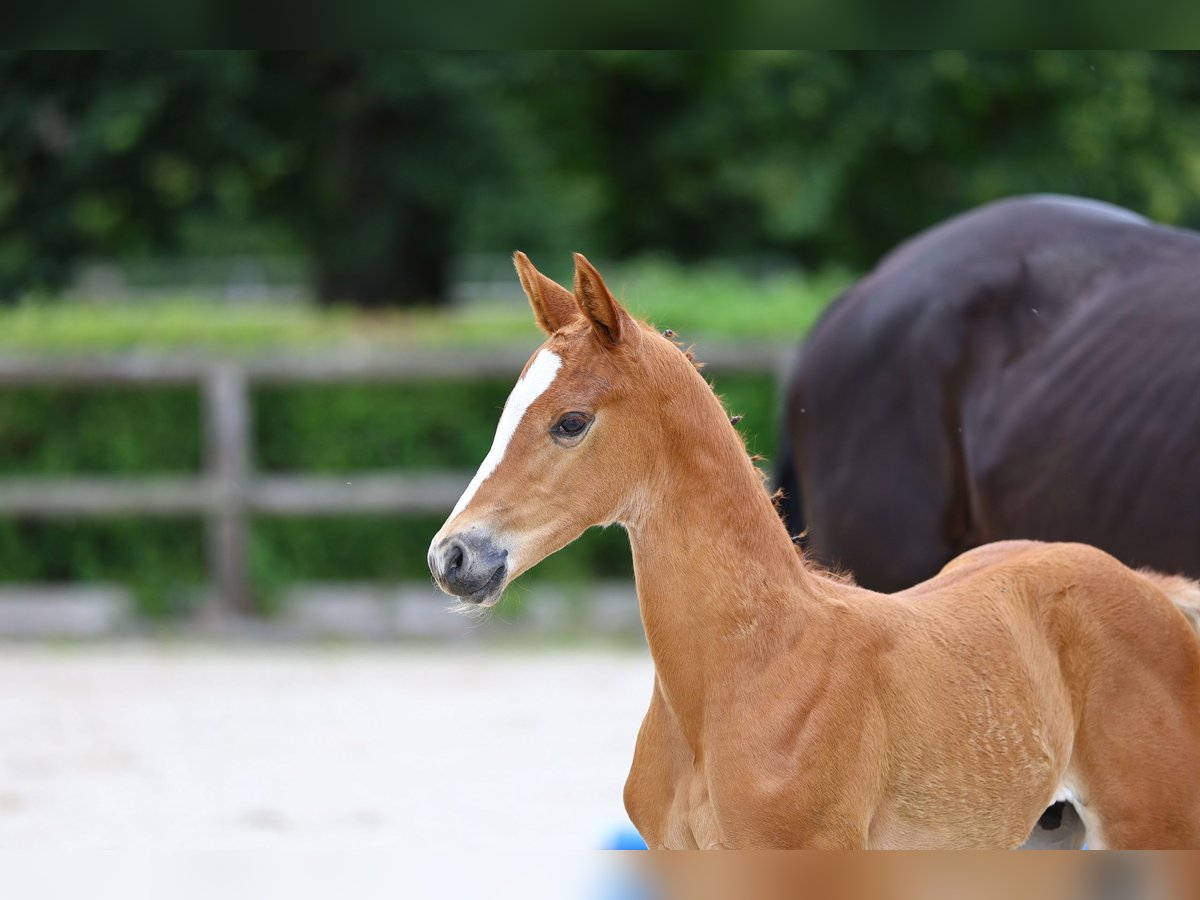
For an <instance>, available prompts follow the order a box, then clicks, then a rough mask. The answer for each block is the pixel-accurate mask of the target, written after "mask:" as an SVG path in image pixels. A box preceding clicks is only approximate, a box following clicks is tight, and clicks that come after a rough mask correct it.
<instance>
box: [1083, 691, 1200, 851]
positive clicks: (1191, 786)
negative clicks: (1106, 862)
mask: <svg viewBox="0 0 1200 900" xmlns="http://www.w3.org/2000/svg"><path fill="white" fill-rule="evenodd" d="M1133 678H1136V676H1133ZM1144 683H1145V682H1143V685H1136V684H1134V685H1129V686H1128V689H1127V690H1123V691H1120V692H1113V693H1109V692H1105V693H1106V696H1105V702H1106V705H1105V706H1104V707H1100V708H1102V709H1103V714H1102V715H1093V716H1084V720H1083V722H1081V725H1080V730H1079V733H1078V735H1077V738H1076V747H1075V755H1074V758H1073V760H1072V763H1071V767H1070V773H1071V774H1070V779H1071V780H1072V781H1073V782H1074V786H1075V789H1076V791H1075V792H1076V794H1077V795H1078V799H1079V814H1080V817H1081V818H1082V819H1083V821H1084V823H1085V825H1086V826H1087V830H1088V837H1087V842H1088V846H1089V847H1091V848H1106V849H1112V850H1132V849H1145V850H1150V849H1161V850H1167V849H1182V848H1197V847H1200V779H1198V778H1197V777H1196V773H1197V772H1200V709H1194V708H1190V706H1189V704H1187V703H1184V702H1181V701H1180V698H1179V694H1178V693H1174V694H1170V693H1168V692H1167V691H1166V690H1153V689H1151V690H1138V689H1137V688H1138V687H1142V686H1144Z"/></svg>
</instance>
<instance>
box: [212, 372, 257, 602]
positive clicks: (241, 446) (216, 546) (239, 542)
mask: <svg viewBox="0 0 1200 900" xmlns="http://www.w3.org/2000/svg"><path fill="white" fill-rule="evenodd" d="M202 391H203V395H204V426H205V439H206V444H207V446H206V453H205V466H206V469H207V474H208V477H209V479H210V483H211V485H212V488H213V490H215V492H216V495H217V498H216V499H217V502H216V503H215V504H214V509H213V512H212V513H211V515H210V517H209V520H208V523H207V528H208V535H207V538H208V570H209V576H210V583H211V591H212V598H211V601H210V604H209V606H208V607H207V608H206V609H204V610H203V611H202V615H203V617H205V618H207V619H209V620H210V621H212V620H219V619H221V618H224V617H226V616H228V615H230V614H234V613H243V614H244V613H248V612H250V600H251V597H250V593H251V591H250V577H249V566H248V548H247V540H248V534H247V530H248V525H247V521H246V520H247V509H246V497H247V494H248V490H247V488H248V481H249V477H250V396H249V390H248V386H247V382H246V374H245V372H244V371H243V369H242V367H241V366H240V365H238V364H237V363H232V362H220V363H217V364H216V365H214V366H213V367H212V368H211V369H209V370H208V372H207V374H206V375H205V377H204V383H203V385H202Z"/></svg>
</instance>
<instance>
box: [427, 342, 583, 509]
mask: <svg viewBox="0 0 1200 900" xmlns="http://www.w3.org/2000/svg"><path fill="white" fill-rule="evenodd" d="M560 366H562V360H561V359H560V358H559V356H558V354H556V353H551V352H550V351H549V350H542V351H539V352H538V355H537V356H535V357H534V358H533V363H532V364H531V365H530V366H529V368H528V369H527V370H526V371H525V375H524V376H523V377H522V378H521V379H520V380H518V381H517V386H516V387H514V388H513V390H512V393H511V394H509V395H508V400H507V401H506V402H505V404H504V412H502V413H501V414H500V424H499V425H497V426H496V437H495V438H493V439H492V449H491V450H489V451H488V455H487V456H485V457H484V458H483V462H481V463H480V464H479V471H478V472H476V473H475V477H474V478H472V479H471V483H470V484H468V485H467V489H466V490H465V491H463V495H462V496H461V497H459V498H458V503H456V504H454V509H453V510H452V511H451V512H450V517H449V518H448V519H446V522H447V523H449V522H451V521H453V519H454V517H455V516H457V515H458V514H459V513H460V512H462V511H463V509H464V508H465V507H466V505H467V504H468V503H470V502H471V498H472V497H474V496H475V492H476V491H478V490H479V486H480V485H482V484H483V483H484V482H485V481H487V480H488V477H489V476H490V475H491V474H492V473H493V472H495V471H496V467H497V466H499V465H500V461H501V460H502V459H504V453H505V451H506V450H508V443H509V441H511V440H512V436H513V435H514V434H516V432H517V427H518V426H519V425H520V424H521V419H523V418H524V417H525V411H526V410H527V409H529V407H530V405H531V404H532V403H533V401H534V400H536V399H537V398H538V397H540V396H542V394H544V393H546V389H547V388H549V387H550V385H551V384H553V383H554V378H555V376H556V375H557V374H558V370H559V367H560Z"/></svg>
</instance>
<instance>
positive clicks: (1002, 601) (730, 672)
mask: <svg viewBox="0 0 1200 900" xmlns="http://www.w3.org/2000/svg"><path fill="white" fill-rule="evenodd" d="M575 265H576V268H575V290H574V292H571V291H568V290H567V289H565V288H563V287H561V286H560V285H558V284H555V283H554V282H553V281H551V280H550V279H548V278H546V277H545V276H543V275H542V274H541V273H539V272H538V271H537V270H536V269H535V268H534V267H533V265H532V264H531V263H530V262H529V260H528V259H527V258H526V257H525V256H524V255H523V254H520V253H518V254H517V256H516V267H517V273H518V275H519V276H520V279H521V284H522V286H523V287H524V288H525V292H526V293H527V294H528V295H529V302H530V303H531V304H532V306H533V312H534V316H535V317H536V318H537V322H538V325H540V326H541V328H542V330H543V331H545V332H546V333H547V334H548V335H549V339H548V340H547V341H546V342H545V344H543V345H542V347H541V349H539V350H538V352H537V353H536V354H535V355H534V357H533V358H532V360H531V361H530V362H529V364H528V365H527V366H526V367H525V370H524V372H522V374H521V378H520V380H519V381H518V382H517V386H516V388H515V389H514V390H513V393H512V396H511V397H510V398H509V400H508V403H507V405H506V406H505V408H504V412H503V414H502V415H501V417H500V424H499V427H498V429H497V432H496V438H495V442H494V443H493V445H492V449H491V451H490V452H489V453H488V455H487V457H486V458H485V459H484V461H483V464H482V466H481V467H480V469H479V472H478V474H476V476H475V478H474V480H472V482H471V484H470V486H469V487H468V488H467V490H466V492H465V493H464V494H463V496H462V499H461V500H459V502H458V505H457V506H456V507H455V508H454V511H453V512H452V513H451V514H450V517H449V519H448V520H447V521H446V524H445V525H443V526H442V529H441V530H440V531H439V532H438V534H437V535H436V536H435V537H434V539H433V542H432V544H431V546H430V550H429V566H430V569H431V571H432V572H433V574H434V577H435V578H436V579H437V581H438V583H439V584H440V585H441V587H442V588H443V589H444V590H445V591H446V592H447V593H449V594H453V595H455V596H457V597H459V598H460V599H461V600H462V601H463V602H464V603H466V604H477V605H479V606H489V605H491V604H493V603H495V602H496V601H497V600H498V599H499V597H500V594H501V592H502V591H503V590H504V587H505V586H506V585H507V584H508V583H509V582H510V581H511V580H512V579H514V578H516V577H517V576H518V575H520V574H521V573H522V572H524V571H526V570H527V569H529V568H530V567H531V566H533V565H535V564H536V563H537V562H538V561H540V560H541V559H543V558H545V557H546V556H548V555H549V554H551V553H554V552H555V551H556V550H558V549H560V548H561V547H563V546H565V545H566V544H568V543H570V542H571V541H573V540H574V539H575V538H577V537H578V536H579V535H580V534H581V533H582V532H583V531H584V529H586V528H588V527H589V526H592V525H609V524H612V523H619V524H621V525H623V526H624V527H625V529H626V530H627V531H628V533H629V540H630V543H631V544H632V547H633V562H634V570H635V574H636V578H637V590H638V598H639V602H640V605H641V613H642V621H643V623H644V625H645V629H646V636H647V639H648V641H649V645H650V652H651V655H652V656H653V659H654V665H655V670H656V674H655V683H654V693H653V697H652V699H651V701H650V710H649V712H648V714H647V715H646V719H645V722H644V724H643V725H642V729H641V733H640V735H639V737H638V742H637V750H636V753H635V755H634V760H633V768H632V771H631V773H630V776H629V780H628V783H627V785H626V789H625V803H626V807H627V809H628V811H629V814H630V816H631V817H632V819H633V822H634V824H635V825H636V826H637V828H638V830H639V831H641V833H642V835H643V836H644V837H645V838H646V840H647V841H648V842H649V843H650V845H651V846H653V847H931V848H937V847H1016V846H1018V845H1020V844H1021V843H1022V842H1023V841H1024V840H1025V839H1026V838H1027V836H1029V834H1030V832H1031V829H1033V827H1034V823H1035V822H1036V821H1037V819H1038V816H1039V815H1040V814H1041V813H1042V811H1043V810H1044V809H1045V808H1046V807H1047V805H1049V804H1050V803H1051V802H1052V801H1054V800H1056V799H1060V800H1061V799H1069V800H1070V801H1071V802H1072V803H1073V804H1074V805H1075V807H1076V808H1077V810H1078V812H1079V815H1080V817H1081V818H1082V820H1083V822H1084V824H1085V825H1086V828H1087V831H1088V841H1089V843H1090V844H1091V845H1092V846H1105V847H1114V848H1118V847H1120V848H1125V847H1196V846H1198V845H1200V641H1198V640H1197V635H1196V633H1195V631H1194V630H1193V628H1192V626H1191V625H1190V624H1189V622H1188V620H1187V619H1186V618H1185V616H1184V615H1183V614H1181V611H1180V609H1179V608H1177V606H1176V604H1175V603H1173V602H1172V597H1175V598H1176V600H1177V601H1178V602H1179V603H1181V604H1183V603H1185V602H1186V601H1185V599H1184V598H1185V596H1188V595H1191V594H1194V592H1195V585H1194V584H1192V583H1190V582H1186V581H1176V580H1172V579H1166V578H1163V577H1161V576H1156V575H1153V574H1142V573H1137V572H1134V571H1132V570H1130V569H1128V568H1126V567H1125V566H1123V565H1121V564H1120V563H1118V562H1117V561H1116V560H1114V559H1113V558H1111V557H1109V556H1107V555H1106V554H1104V553H1102V552H1101V551H1099V550H1096V549H1093V548H1091V547H1086V546H1082V545H1076V544H1039V543H1033V542H1006V543H999V544H990V545H987V546H984V547H980V548H977V549H975V550H972V551H970V552H968V553H965V554H963V555H962V556H960V557H959V558H957V559H955V560H954V561H952V562H951V563H950V564H949V565H947V566H946V568H945V569H944V570H943V571H942V572H941V573H940V574H938V575H937V576H936V577H935V578H933V579H931V580H930V581H927V582H925V583H923V584H920V585H918V586H916V587H914V588H912V589H910V590H907V591H904V592H902V593H899V594H895V595H890V596H889V595H881V594H875V593H872V592H870V591H867V590H863V589H860V588H858V587H856V586H854V585H852V584H849V583H846V582H845V581H842V580H838V579H836V578H832V577H829V576H828V575H826V574H823V573H822V572H819V571H817V570H816V569H814V568H812V567H810V566H807V565H806V564H805V562H804V560H803V559H802V558H801V556H800V555H799V554H798V553H797V552H796V550H795V549H794V547H793V545H792V542H791V540H790V539H789V536H788V534H787V531H786V530H785V528H784V526H783V525H782V523H781V522H780V520H779V517H778V516H777V515H776V512H775V509H774V507H773V505H772V502H771V500H770V498H769V497H768V495H767V493H766V491H765V490H764V488H763V484H762V479H761V478H760V476H759V472H758V470H757V469H756V468H755V467H754V465H753V464H752V463H751V461H750V460H749V458H748V457H747V455H746V451H745V447H744V445H743V443H742V440H741V438H740V437H739V436H738V434H737V432H736V431H735V430H734V428H733V427H732V426H731V425H730V421H729V418H728V416H727V415H726V412H725V410H724V409H723V408H722V406H721V403H720V401H719V400H718V399H717V397H716V396H715V395H714V394H713V392H712V390H711V389H710V387H709V385H708V384H707V382H705V380H704V379H703V378H702V377H701V376H700V375H699V374H698V373H697V372H696V370H695V368H694V367H693V366H692V364H691V363H690V361H689V360H688V359H687V358H686V357H685V355H684V354H683V353H682V352H680V350H679V349H678V348H677V347H676V345H675V344H674V343H672V342H671V341H669V340H667V339H666V338H665V337H663V336H661V335H659V334H658V333H656V332H655V331H653V330H652V329H651V328H650V327H649V326H647V325H645V324H643V323H641V322H638V321H636V320H635V319H633V318H632V317H631V316H630V315H629V314H628V313H627V312H626V311H625V310H624V309H623V308H622V307H621V305H620V304H619V303H617V301H616V300H615V299H614V298H613V296H612V295H611V294H610V293H609V291H608V289H607V288H606V287H605V285H604V282H603V281H602V280H601V278H600V275H599V274H598V273H597V272H596V270H595V269H594V268H593V267H592V266H591V265H590V264H589V263H588V262H587V260H585V259H584V258H583V257H582V256H578V255H577V256H576V257H575ZM846 514H847V515H853V514H854V512H853V510H847V511H846ZM1191 605H1192V606H1193V607H1194V606H1195V602H1194V601H1192V602H1191Z"/></svg>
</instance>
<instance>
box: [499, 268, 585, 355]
mask: <svg viewBox="0 0 1200 900" xmlns="http://www.w3.org/2000/svg"><path fill="white" fill-rule="evenodd" d="M513 265H514V266H515V267H516V269H517V277H518V278H519V279H521V287H523V288H524V289H525V296H526V297H528V298H529V305H530V306H532V307H533V317H534V318H535V319H537V323H538V328H540V329H542V331H544V332H546V334H554V332H556V331H558V329H560V328H562V327H563V326H564V325H566V324H567V323H568V322H570V321H571V320H572V319H574V318H577V317H578V316H579V304H577V303H576V302H575V295H574V294H572V293H571V292H570V291H568V290H567V289H566V288H565V287H563V286H562V285H561V284H559V283H558V282H556V281H553V280H552V279H549V278H547V277H546V276H545V275H543V274H542V273H541V272H539V271H538V270H537V269H535V268H534V267H533V263H531V262H530V261H529V257H528V256H526V255H525V254H524V253H522V252H521V251H520V250H518V251H517V252H516V253H514V254H513Z"/></svg>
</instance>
